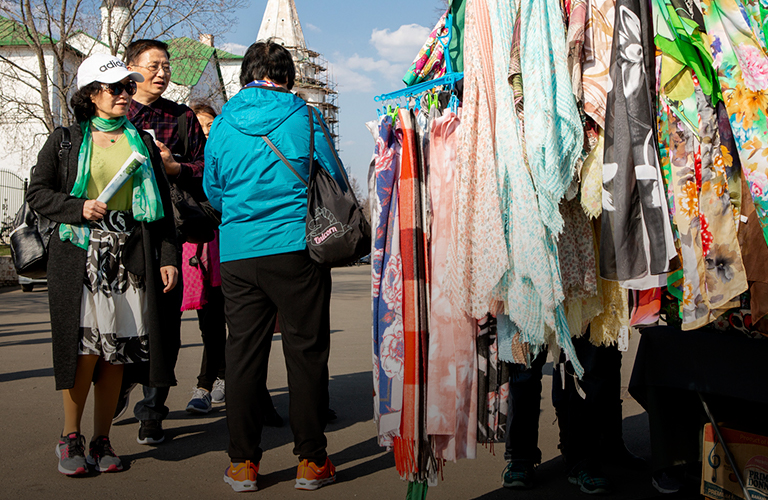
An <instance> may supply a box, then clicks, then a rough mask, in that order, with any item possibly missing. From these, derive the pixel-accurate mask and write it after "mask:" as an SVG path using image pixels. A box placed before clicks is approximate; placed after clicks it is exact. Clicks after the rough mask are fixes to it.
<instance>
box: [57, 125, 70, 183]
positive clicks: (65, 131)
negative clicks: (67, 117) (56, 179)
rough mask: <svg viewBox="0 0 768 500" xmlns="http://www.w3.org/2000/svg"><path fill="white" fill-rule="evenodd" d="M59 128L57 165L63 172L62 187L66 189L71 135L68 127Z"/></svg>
mask: <svg viewBox="0 0 768 500" xmlns="http://www.w3.org/2000/svg"><path fill="white" fill-rule="evenodd" d="M59 128H60V129H61V143H59V165H60V166H62V165H63V168H62V169H61V170H62V171H63V172H64V186H63V187H64V189H65V190H66V189H67V180H68V177H69V152H70V151H71V150H72V136H71V135H70V133H69V128H68V127H59Z"/></svg>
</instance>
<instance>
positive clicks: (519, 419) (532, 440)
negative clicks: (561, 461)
mask: <svg viewBox="0 0 768 500" xmlns="http://www.w3.org/2000/svg"><path fill="white" fill-rule="evenodd" d="M546 362H547V351H546V349H545V350H544V351H542V352H541V353H539V355H538V356H536V357H535V358H534V359H533V362H531V367H530V368H528V369H525V368H524V367H523V366H521V365H515V368H516V369H510V373H511V376H510V378H509V410H508V411H509V414H508V416H507V435H506V449H505V451H504V458H505V459H506V460H513V461H526V462H532V463H535V464H538V463H540V462H541V450H540V449H539V414H540V413H541V376H542V369H543V368H544V364H545V363H546Z"/></svg>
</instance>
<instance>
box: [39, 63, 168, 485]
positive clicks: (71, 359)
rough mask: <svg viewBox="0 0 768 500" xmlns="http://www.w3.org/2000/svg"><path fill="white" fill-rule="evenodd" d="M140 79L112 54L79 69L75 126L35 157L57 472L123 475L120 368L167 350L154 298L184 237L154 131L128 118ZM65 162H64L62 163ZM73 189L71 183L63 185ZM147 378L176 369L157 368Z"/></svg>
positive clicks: (160, 378) (163, 380) (161, 378)
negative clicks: (59, 394) (57, 426)
mask: <svg viewBox="0 0 768 500" xmlns="http://www.w3.org/2000/svg"><path fill="white" fill-rule="evenodd" d="M142 80H143V77H142V76H141V74H139V73H135V72H131V71H129V70H128V69H127V68H126V67H125V64H124V63H123V62H122V61H120V59H118V58H116V57H114V56H110V55H104V54H98V55H94V56H91V57H89V58H87V59H86V60H85V61H83V63H82V64H81V65H80V67H79V69H78V72H77V87H78V90H77V92H76V93H75V94H74V95H73V96H72V99H71V104H72V107H73V108H74V111H75V118H76V119H77V124H76V125H73V126H71V127H69V134H70V137H71V151H69V152H67V151H66V149H67V148H66V144H65V143H63V141H64V135H63V132H62V130H61V129H57V130H55V131H54V132H53V133H52V134H51V135H50V136H49V138H48V140H47V142H46V143H45V145H44V146H43V148H42V150H41V151H40V154H39V155H38V161H37V166H36V167H35V168H34V170H33V172H32V174H31V179H30V184H29V190H28V192H27V201H28V203H29V205H30V207H32V208H33V209H34V210H35V211H37V212H38V213H39V214H41V215H44V216H46V217H48V218H49V219H51V220H52V221H54V222H56V223H57V225H56V230H55V231H54V233H53V235H52V236H51V240H50V243H49V247H48V251H49V260H48V295H49V304H50V313H51V333H52V344H53V365H54V374H55V379H56V388H57V389H58V390H62V391H63V396H64V429H63V432H62V436H61V438H60V439H59V443H58V445H57V446H56V455H57V456H58V457H59V464H58V469H59V472H61V473H63V474H66V475H79V474H84V473H86V472H87V471H88V466H89V465H90V466H91V467H93V468H95V470H97V471H100V472H116V471H120V470H122V468H123V465H122V462H121V460H120V458H119V457H118V456H117V455H116V454H115V452H114V450H113V449H112V446H111V444H110V441H109V431H110V427H111V424H112V415H113V413H114V411H115V407H116V405H117V399H118V395H119V390H120V383H121V381H122V376H123V367H124V365H125V364H129V363H143V362H147V361H149V360H150V356H149V350H150V346H151V347H152V349H154V348H161V347H162V339H161V335H160V334H161V332H160V328H159V316H160V313H159V311H158V309H157V307H156V306H155V304H156V302H157V301H156V298H157V296H158V295H161V294H162V293H167V292H169V291H170V290H172V289H173V288H174V287H175V285H176V281H177V277H178V269H177V257H176V232H175V229H174V226H173V219H172V218H171V217H167V216H165V215H166V214H171V213H172V211H171V210H172V207H171V201H170V191H169V187H168V182H167V180H166V177H165V173H164V170H163V165H162V162H161V160H160V153H159V151H158V150H157V148H156V147H155V145H154V142H153V141H152V138H151V136H149V135H148V134H144V133H141V132H139V131H137V130H136V129H135V128H134V127H133V125H131V123H130V122H129V121H128V120H127V118H126V117H125V114H126V111H127V109H128V106H129V105H130V103H131V96H132V95H133V94H134V93H135V92H136V81H142ZM134 152H136V153H139V154H141V155H143V156H144V157H145V158H147V159H146V160H145V161H144V163H143V164H142V165H141V166H140V167H139V168H138V170H137V171H136V172H135V173H134V174H133V175H132V176H131V178H130V179H129V180H128V182H126V183H125V185H123V187H122V188H121V189H120V190H118V191H117V192H116V193H115V194H114V196H112V198H111V199H109V200H108V201H107V203H103V202H101V201H98V200H97V199H96V198H97V197H98V196H99V195H100V194H101V192H102V191H103V190H104V188H105V187H106V185H107V183H108V182H109V181H110V180H111V179H112V177H113V176H114V175H115V173H117V172H118V171H119V170H120V168H121V167H122V165H123V164H124V162H125V161H126V160H127V159H128V158H129V156H131V154H132V153H134ZM64 159H66V160H67V161H66V162H63V160H64ZM63 183H65V185H62V184H63ZM149 364H150V382H151V383H153V384H161V385H162V384H170V383H172V382H173V373H170V374H168V373H163V372H162V370H157V369H154V370H153V366H152V362H151V361H149ZM92 380H93V381H94V416H93V427H94V429H93V434H94V437H93V438H92V440H91V442H90V446H89V453H88V457H87V458H86V457H85V438H84V437H83V436H82V434H81V433H80V431H81V428H80V422H81V418H82V414H83V409H84V407H85V403H86V399H87V397H88V392H89V390H90V386H91V381H92Z"/></svg>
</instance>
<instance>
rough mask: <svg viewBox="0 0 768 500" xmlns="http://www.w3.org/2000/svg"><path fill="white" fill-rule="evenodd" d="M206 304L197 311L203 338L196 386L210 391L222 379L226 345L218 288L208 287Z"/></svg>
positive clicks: (224, 325)
mask: <svg viewBox="0 0 768 500" xmlns="http://www.w3.org/2000/svg"><path fill="white" fill-rule="evenodd" d="M206 288H207V289H208V290H207V291H208V302H207V303H206V304H205V305H204V306H203V307H201V308H200V309H198V310H197V322H198V325H199V326H200V335H201V336H202V338H203V361H202V363H201V364H200V375H198V376H197V386H198V387H202V388H203V389H206V390H207V391H209V392H210V391H211V389H213V383H214V382H215V381H216V379H217V378H220V379H224V377H225V373H224V368H225V366H226V364H225V361H224V346H225V345H226V343H227V322H226V319H225V317H224V294H223V293H222V291H221V287H220V286H208V285H206Z"/></svg>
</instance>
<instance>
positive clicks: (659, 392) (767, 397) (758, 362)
mask: <svg viewBox="0 0 768 500" xmlns="http://www.w3.org/2000/svg"><path fill="white" fill-rule="evenodd" d="M767 357H768V340H765V339H751V338H748V337H746V336H745V335H743V334H742V333H739V332H721V331H717V330H713V329H706V328H705V329H700V330H692V331H682V330H680V329H678V328H674V327H669V326H658V327H651V328H645V329H643V330H642V336H641V338H640V345H639V346H638V350H637V356H636V357H635V365H634V368H633V370H632V378H631V380H630V383H629V392H630V394H631V395H632V397H634V398H635V399H636V400H637V402H638V403H640V404H641V405H642V406H643V408H645V410H646V411H647V412H648V422H649V426H650V431H651V452H652V466H653V469H654V470H661V469H664V468H667V467H671V466H673V465H679V464H685V463H695V462H698V461H700V460H701V450H700V437H701V429H702V425H703V424H704V423H705V422H707V417H706V415H705V413H704V411H703V408H702V405H701V401H700V400H699V396H698V394H697V392H698V393H701V394H702V395H703V397H704V398H705V399H706V401H707V404H708V405H709V406H710V409H711V411H712V413H713V416H714V417H715V419H717V420H718V421H727V422H728V423H729V425H733V426H735V427H737V428H743V429H744V430H747V431H750V432H756V433H765V432H766V430H767V429H766V424H765V415H766V414H767V413H768V390H766V387H768V372H766V370H765V360H766V358H767Z"/></svg>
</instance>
